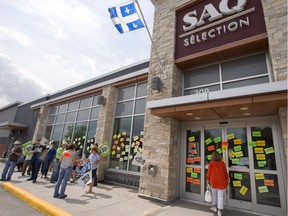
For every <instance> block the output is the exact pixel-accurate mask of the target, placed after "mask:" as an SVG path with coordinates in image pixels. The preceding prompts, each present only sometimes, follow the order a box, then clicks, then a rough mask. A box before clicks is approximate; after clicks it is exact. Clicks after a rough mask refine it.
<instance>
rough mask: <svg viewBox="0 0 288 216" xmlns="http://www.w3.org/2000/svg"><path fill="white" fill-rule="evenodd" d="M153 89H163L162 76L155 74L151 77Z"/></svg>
mask: <svg viewBox="0 0 288 216" xmlns="http://www.w3.org/2000/svg"><path fill="white" fill-rule="evenodd" d="M151 89H153V90H157V91H159V90H160V89H161V80H160V77H158V76H154V77H152V78H151Z"/></svg>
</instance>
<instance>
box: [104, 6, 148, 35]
mask: <svg viewBox="0 0 288 216" xmlns="http://www.w3.org/2000/svg"><path fill="white" fill-rule="evenodd" d="M108 11H109V13H110V16H111V19H112V22H113V23H114V25H115V27H116V28H117V30H118V31H119V32H120V33H121V34H122V33H125V32H129V31H133V30H136V29H139V28H143V27H144V24H143V22H142V21H141V19H140V18H139V16H138V13H137V10H136V7H135V4H134V2H133V1H132V2H128V3H125V4H122V5H118V6H115V7H112V8H109V9H108Z"/></svg>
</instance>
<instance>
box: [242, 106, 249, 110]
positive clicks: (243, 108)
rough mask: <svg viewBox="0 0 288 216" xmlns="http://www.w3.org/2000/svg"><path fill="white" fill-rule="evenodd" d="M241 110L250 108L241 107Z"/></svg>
mask: <svg viewBox="0 0 288 216" xmlns="http://www.w3.org/2000/svg"><path fill="white" fill-rule="evenodd" d="M240 110H248V107H240Z"/></svg>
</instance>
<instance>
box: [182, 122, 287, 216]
mask: <svg viewBox="0 0 288 216" xmlns="http://www.w3.org/2000/svg"><path fill="white" fill-rule="evenodd" d="M263 119H264V118H263ZM263 119H259V120H258V119H252V120H249V119H248V120H241V123H239V122H237V121H236V122H234V123H229V124H225V125H216V124H212V123H210V124H208V123H207V122H206V123H203V124H202V125H201V124H198V125H195V124H194V125H192V124H189V123H184V124H183V138H185V146H184V148H182V149H183V151H182V158H183V160H182V161H183V163H182V168H181V169H182V172H181V179H182V183H181V187H182V189H181V196H182V197H183V198H188V199H192V200H196V201H202V202H204V192H205V188H206V173H207V168H208V163H209V162H210V160H211V154H212V153H213V151H218V152H219V153H220V154H221V155H222V157H223V161H224V162H225V164H226V167H227V171H228V174H229V178H230V183H229V185H228V188H227V191H226V194H225V200H224V201H225V203H224V204H225V205H226V206H229V207H233V208H239V209H245V210H251V211H254V212H260V213H265V214H270V215H286V213H287V212H286V211H287V207H286V205H285V203H286V199H287V198H286V194H285V191H286V189H285V188H286V186H285V185H284V175H285V173H286V171H285V169H284V168H283V167H285V164H283V161H282V160H281V152H280V149H281V148H280V147H281V146H280V145H281V144H280V143H279V140H278V136H279V135H278V134H277V129H276V122H275V121H274V120H273V118H271V119H270V118H265V119H264V121H263ZM276 155H277V156H276ZM184 160H185V161H184ZM281 161H282V163H281Z"/></svg>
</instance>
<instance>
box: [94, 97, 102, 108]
mask: <svg viewBox="0 0 288 216" xmlns="http://www.w3.org/2000/svg"><path fill="white" fill-rule="evenodd" d="M100 96H101V95H95V96H94V98H93V104H92V106H98V98H99V97H100Z"/></svg>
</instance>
